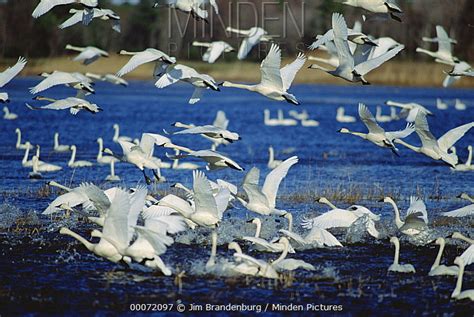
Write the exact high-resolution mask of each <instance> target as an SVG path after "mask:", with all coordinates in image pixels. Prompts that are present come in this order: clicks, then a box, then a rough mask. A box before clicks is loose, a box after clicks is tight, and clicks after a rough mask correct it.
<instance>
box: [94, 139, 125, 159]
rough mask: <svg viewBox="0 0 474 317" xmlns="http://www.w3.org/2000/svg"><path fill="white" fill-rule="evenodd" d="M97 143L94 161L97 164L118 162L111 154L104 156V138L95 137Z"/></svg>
mask: <svg viewBox="0 0 474 317" xmlns="http://www.w3.org/2000/svg"><path fill="white" fill-rule="evenodd" d="M97 143H98V144H99V152H97V157H96V161H97V163H99V164H104V165H106V164H110V163H111V162H118V161H119V160H118V159H117V158H116V157H113V156H104V155H103V151H104V140H103V139H102V138H97Z"/></svg>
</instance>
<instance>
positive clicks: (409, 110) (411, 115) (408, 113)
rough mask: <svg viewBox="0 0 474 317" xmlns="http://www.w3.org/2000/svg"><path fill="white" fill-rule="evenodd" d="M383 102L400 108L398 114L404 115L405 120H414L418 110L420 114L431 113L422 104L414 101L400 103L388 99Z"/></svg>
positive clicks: (430, 114)
mask: <svg viewBox="0 0 474 317" xmlns="http://www.w3.org/2000/svg"><path fill="white" fill-rule="evenodd" d="M385 104H386V105H387V106H390V107H398V108H402V111H401V112H400V114H401V115H403V116H405V117H406V121H407V122H415V119H416V116H417V114H418V112H421V113H422V114H425V115H429V116H432V115H433V113H432V112H431V111H429V110H428V109H426V108H425V107H423V106H422V105H420V104H418V103H414V102H409V103H401V102H395V101H392V100H388V101H386V102H385Z"/></svg>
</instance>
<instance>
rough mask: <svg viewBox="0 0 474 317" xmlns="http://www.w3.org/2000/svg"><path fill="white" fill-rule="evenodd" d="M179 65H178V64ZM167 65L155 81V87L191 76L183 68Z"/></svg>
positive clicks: (168, 84)
mask: <svg viewBox="0 0 474 317" xmlns="http://www.w3.org/2000/svg"><path fill="white" fill-rule="evenodd" d="M178 66H180V65H178ZM178 66H177V67H168V68H167V71H166V73H165V74H164V75H163V76H161V77H160V78H159V79H158V80H157V81H156V83H155V86H156V87H157V88H165V87H168V86H170V85H172V84H175V83H177V82H178V81H180V80H182V79H186V78H191V77H192V75H191V74H189V73H188V72H185V69H183V68H181V67H178ZM196 74H197V73H196Z"/></svg>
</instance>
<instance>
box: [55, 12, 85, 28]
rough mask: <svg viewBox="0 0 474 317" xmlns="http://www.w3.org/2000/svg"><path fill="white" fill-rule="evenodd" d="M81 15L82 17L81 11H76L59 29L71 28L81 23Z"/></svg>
mask: <svg viewBox="0 0 474 317" xmlns="http://www.w3.org/2000/svg"><path fill="white" fill-rule="evenodd" d="M82 15H83V11H77V12H76V13H74V14H73V15H72V16H71V17H70V18H69V19H67V20H66V21H64V22H63V23H62V24H60V25H59V28H60V29H65V28H68V27H70V26H73V25H75V24H78V23H81V22H82Z"/></svg>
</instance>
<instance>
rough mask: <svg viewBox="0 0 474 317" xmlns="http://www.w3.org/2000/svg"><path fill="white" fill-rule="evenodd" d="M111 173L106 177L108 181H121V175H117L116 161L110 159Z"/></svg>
mask: <svg viewBox="0 0 474 317" xmlns="http://www.w3.org/2000/svg"><path fill="white" fill-rule="evenodd" d="M109 165H110V174H109V175H107V177H105V181H107V182H119V181H120V180H121V179H120V176H118V175H115V161H110V163H109Z"/></svg>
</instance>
